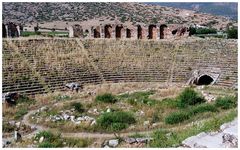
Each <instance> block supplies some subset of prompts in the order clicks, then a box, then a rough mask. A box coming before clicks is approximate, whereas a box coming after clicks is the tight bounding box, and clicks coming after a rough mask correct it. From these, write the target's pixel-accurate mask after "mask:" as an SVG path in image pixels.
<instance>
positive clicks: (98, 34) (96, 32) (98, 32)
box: [93, 27, 101, 38]
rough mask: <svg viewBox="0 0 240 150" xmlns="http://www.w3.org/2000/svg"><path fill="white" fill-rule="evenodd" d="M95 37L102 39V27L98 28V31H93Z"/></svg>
mask: <svg viewBox="0 0 240 150" xmlns="http://www.w3.org/2000/svg"><path fill="white" fill-rule="evenodd" d="M93 36H94V38H100V37H101V35H100V27H96V29H94V30H93Z"/></svg>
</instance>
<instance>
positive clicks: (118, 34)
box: [115, 26, 123, 38]
mask: <svg viewBox="0 0 240 150" xmlns="http://www.w3.org/2000/svg"><path fill="white" fill-rule="evenodd" d="M122 30H123V26H116V30H115V31H116V38H121V37H122Z"/></svg>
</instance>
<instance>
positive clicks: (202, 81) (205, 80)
mask: <svg viewBox="0 0 240 150" xmlns="http://www.w3.org/2000/svg"><path fill="white" fill-rule="evenodd" d="M213 81H214V80H213V78H212V77H211V76H209V75H203V76H200V77H199V78H198V80H197V81H196V85H209V84H211V83H213Z"/></svg>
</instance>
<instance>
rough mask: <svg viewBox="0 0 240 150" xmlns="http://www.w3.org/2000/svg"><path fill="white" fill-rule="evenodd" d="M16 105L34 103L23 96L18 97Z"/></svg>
mask: <svg viewBox="0 0 240 150" xmlns="http://www.w3.org/2000/svg"><path fill="white" fill-rule="evenodd" d="M17 103H18V104H20V103H27V104H29V105H31V104H35V103H36V101H35V100H34V99H31V98H29V97H27V96H25V95H20V96H19V98H18V100H17Z"/></svg>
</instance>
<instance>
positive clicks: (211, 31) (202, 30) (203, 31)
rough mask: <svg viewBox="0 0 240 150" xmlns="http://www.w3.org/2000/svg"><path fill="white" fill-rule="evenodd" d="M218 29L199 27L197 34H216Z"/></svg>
mask: <svg viewBox="0 0 240 150" xmlns="http://www.w3.org/2000/svg"><path fill="white" fill-rule="evenodd" d="M216 33H217V30H216V29H213V28H198V29H196V34H216Z"/></svg>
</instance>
